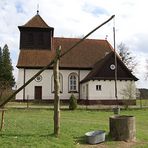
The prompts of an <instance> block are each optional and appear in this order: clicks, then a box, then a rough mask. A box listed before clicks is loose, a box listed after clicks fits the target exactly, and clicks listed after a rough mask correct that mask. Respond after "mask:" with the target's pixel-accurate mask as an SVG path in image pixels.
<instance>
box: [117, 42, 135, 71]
mask: <svg viewBox="0 0 148 148" xmlns="http://www.w3.org/2000/svg"><path fill="white" fill-rule="evenodd" d="M117 49H118V53H119V55H120V58H121V60H122V61H123V63H124V64H125V65H126V66H127V68H128V69H129V70H130V71H131V72H133V71H134V70H135V67H136V66H137V62H136V61H135V57H134V56H133V55H132V53H131V52H130V50H129V48H128V47H127V46H126V45H125V44H124V43H122V42H121V43H120V44H119V45H118V46H117Z"/></svg>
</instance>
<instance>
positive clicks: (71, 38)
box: [53, 37, 111, 46]
mask: <svg viewBox="0 0 148 148" xmlns="http://www.w3.org/2000/svg"><path fill="white" fill-rule="evenodd" d="M53 38H55V39H73V40H80V39H82V38H75V37H53ZM85 40H93V41H94V40H96V41H106V40H105V39H93V38H92V39H90V38H87V39H85ZM107 42H108V41H107ZM110 46H111V45H110Z"/></svg>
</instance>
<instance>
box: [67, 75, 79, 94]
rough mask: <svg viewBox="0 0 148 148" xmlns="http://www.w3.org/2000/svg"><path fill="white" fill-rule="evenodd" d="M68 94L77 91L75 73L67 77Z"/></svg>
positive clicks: (76, 76)
mask: <svg viewBox="0 0 148 148" xmlns="http://www.w3.org/2000/svg"><path fill="white" fill-rule="evenodd" d="M68 81H69V82H68V83H69V92H77V91H78V75H77V74H76V73H71V74H70V75H69V80H68Z"/></svg>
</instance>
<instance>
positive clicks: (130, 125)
mask: <svg viewBox="0 0 148 148" xmlns="http://www.w3.org/2000/svg"><path fill="white" fill-rule="evenodd" d="M109 124H110V133H109V134H110V136H111V137H112V139H113V140H117V141H122V140H123V141H135V140H136V128H135V117H133V116H125V115H122V116H120V115H116V116H111V117H110V118H109Z"/></svg>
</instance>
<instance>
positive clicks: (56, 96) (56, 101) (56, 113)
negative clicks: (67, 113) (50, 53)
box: [53, 47, 60, 137]
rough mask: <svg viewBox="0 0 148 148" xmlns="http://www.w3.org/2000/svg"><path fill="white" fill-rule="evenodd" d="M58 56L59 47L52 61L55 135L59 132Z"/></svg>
mask: <svg viewBox="0 0 148 148" xmlns="http://www.w3.org/2000/svg"><path fill="white" fill-rule="evenodd" d="M59 56H60V47H59V48H58V49H57V51H56V58H55V62H54V69H53V73H54V135H55V136H56V137H58V136H59V134H60V98H59V95H60V81H59Z"/></svg>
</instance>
